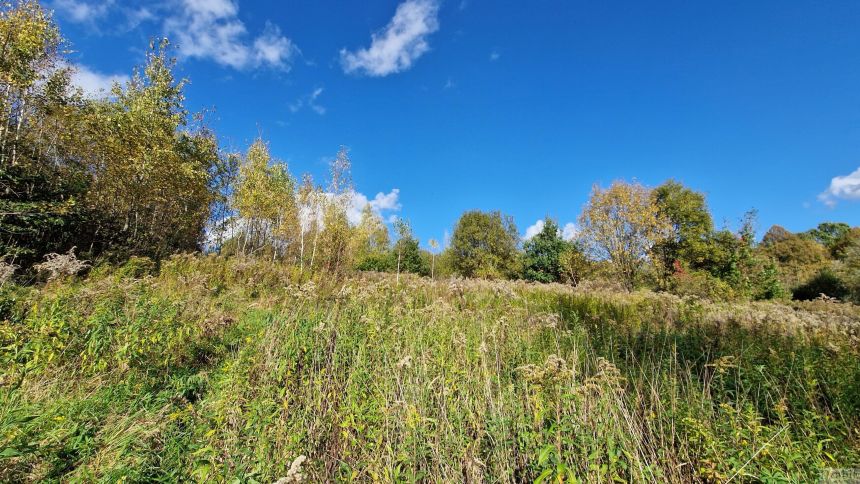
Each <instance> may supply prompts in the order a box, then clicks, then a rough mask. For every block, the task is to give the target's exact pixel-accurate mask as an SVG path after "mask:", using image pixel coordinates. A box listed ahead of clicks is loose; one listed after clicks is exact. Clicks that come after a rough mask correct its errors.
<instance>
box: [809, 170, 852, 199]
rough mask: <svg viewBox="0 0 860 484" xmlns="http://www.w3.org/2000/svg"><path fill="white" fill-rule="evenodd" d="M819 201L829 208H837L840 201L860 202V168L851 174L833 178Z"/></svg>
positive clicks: (819, 196) (819, 197)
mask: <svg viewBox="0 0 860 484" xmlns="http://www.w3.org/2000/svg"><path fill="white" fill-rule="evenodd" d="M818 199H819V200H821V202H822V203H824V204H825V205H827V206H828V207H835V206H836V203H837V202H838V201H839V200H860V168H857V169H856V170H854V172H852V173H851V174H848V175H845V176H835V177H833V179H832V180H830V186H829V187H827V190H824V192H822V193H821V194H820V195H818Z"/></svg>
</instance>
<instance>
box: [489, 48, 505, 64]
mask: <svg viewBox="0 0 860 484" xmlns="http://www.w3.org/2000/svg"><path fill="white" fill-rule="evenodd" d="M501 56H502V54H500V53H499V51H497V50H495V49H493V51H492V52H490V62H496V61H497V60H499V58H500V57H501Z"/></svg>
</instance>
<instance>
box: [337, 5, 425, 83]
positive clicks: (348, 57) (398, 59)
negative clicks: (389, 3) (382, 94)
mask: <svg viewBox="0 0 860 484" xmlns="http://www.w3.org/2000/svg"><path fill="white" fill-rule="evenodd" d="M438 13H439V3H438V1H437V0H406V1H405V2H403V3H401V4H400V5H398V6H397V10H396V11H395V13H394V17H393V18H392V19H391V21H390V22H389V23H388V25H387V26H386V27H385V28H384V29H383V30H382V31H380V32H377V33H374V34H372V36H371V39H372V41H371V43H370V47H368V48H366V49H360V50H358V51H355V52H349V51H347V50H346V49H341V51H340V58H341V65H342V66H343V70H344V71H345V72H347V73H353V72H358V73H362V74H365V75H368V76H374V77H382V76H387V75H389V74H393V73H396V72H401V71H404V70H406V69H409V68H410V67H411V66H412V63H413V62H415V61H416V60H417V59H418V58H419V57H421V56H422V55H424V53H426V52H427V51H428V50H430V44H429V43H427V36H428V35H430V34H432V33H433V32H435V31H437V30H438V29H439V20H438Z"/></svg>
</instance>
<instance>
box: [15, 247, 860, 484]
mask: <svg viewBox="0 0 860 484" xmlns="http://www.w3.org/2000/svg"><path fill="white" fill-rule="evenodd" d="M587 286H588V285H587V284H583V285H581V287H578V288H576V289H574V288H571V287H569V286H564V285H559V284H530V283H525V282H511V281H498V282H494V281H481V280H464V279H444V280H435V281H434V280H431V279H430V278H421V277H417V276H412V275H400V276H399V277H396V276H395V275H392V274H376V273H358V274H354V275H350V276H347V277H344V278H342V279H334V278H328V277H326V276H323V275H321V274H320V275H317V276H315V277H313V278H310V279H308V276H307V275H305V277H302V274H301V273H300V272H299V271H298V270H297V269H296V268H295V267H293V266H289V265H280V264H276V263H275V264H273V263H268V262H265V261H253V260H249V259H242V258H223V257H218V256H190V255H183V256H174V257H172V258H170V259H169V260H166V261H164V262H162V263H161V264H160V266H159V267H156V265H155V264H153V263H152V262H151V261H149V260H148V259H143V258H133V259H131V260H130V261H129V262H127V263H126V264H124V265H122V266H118V267H111V266H101V267H96V268H94V269H92V271H91V272H90V274H89V275H88V276H87V277H84V278H78V279H66V280H56V281H52V282H49V283H48V284H46V285H45V286H43V287H38V286H29V287H24V286H16V285H11V284H7V285H5V286H3V287H2V289H0V293H2V297H0V311H2V313H0V319H2V323H0V370H2V376H0V378H2V380H0V481H4V482H36V481H40V482H144V481H146V482H159V481H160V482H175V481H198V482H276V481H277V482H279V483H286V482H302V481H306V482H332V481H357V482H369V481H384V482H416V481H420V482H653V481H663V482H810V481H815V480H817V479H818V478H819V477H821V476H822V475H823V473H826V472H828V471H827V469H831V468H852V467H860V440H858V437H860V434H858V433H860V357H858V348H860V346H858V338H860V308H858V306H855V305H851V304H845V303H835V302H826V301H809V302H793V303H786V302H752V303H750V302H747V303H730V302H725V303H716V302H709V301H706V300H703V299H698V298H694V297H685V298H681V297H678V296H674V295H670V294H665V293H654V292H649V291H639V292H633V293H629V294H628V293H619V292H610V291H605V290H601V289H600V288H599V287H587Z"/></svg>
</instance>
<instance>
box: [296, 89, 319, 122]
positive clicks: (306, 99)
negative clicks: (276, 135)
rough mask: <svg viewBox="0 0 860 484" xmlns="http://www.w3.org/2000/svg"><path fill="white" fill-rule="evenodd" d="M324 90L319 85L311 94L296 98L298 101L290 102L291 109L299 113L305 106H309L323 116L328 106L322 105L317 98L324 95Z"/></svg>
mask: <svg viewBox="0 0 860 484" xmlns="http://www.w3.org/2000/svg"><path fill="white" fill-rule="evenodd" d="M323 91H324V89H323V88H321V87H317V88H315V89H314V90H313V91H312V92H311V93H310V94H308V95H306V96H302V97H300V98H298V99H296V102H294V103H293V104H290V111H292V112H294V113H297V112H299V111H301V109H302V108H303V107H305V106H307V107H309V108H310V109H312V110H313V111H314V112H315V113H317V114H319V115H320V116H322V115H323V114H325V112H326V108H325V106H321V105H320V104H319V103H318V102H317V98H319V97H320V95H322V93H323Z"/></svg>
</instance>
